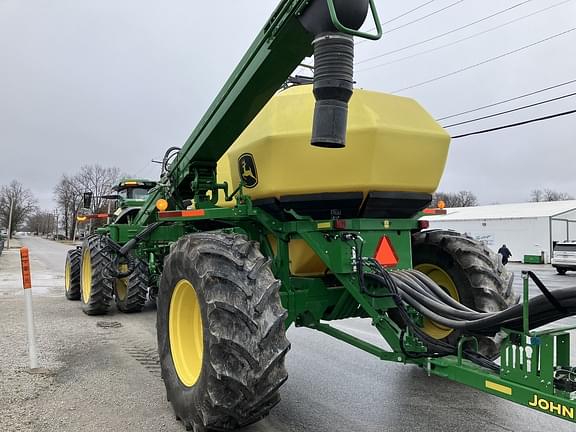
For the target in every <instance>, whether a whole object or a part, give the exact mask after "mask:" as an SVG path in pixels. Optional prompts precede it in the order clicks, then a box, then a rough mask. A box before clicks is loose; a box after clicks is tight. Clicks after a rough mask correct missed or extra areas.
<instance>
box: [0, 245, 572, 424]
mask: <svg viewBox="0 0 576 432" xmlns="http://www.w3.org/2000/svg"><path fill="white" fill-rule="evenodd" d="M20 242H21V244H22V245H25V246H28V247H29V249H30V255H31V260H32V261H31V263H32V280H33V290H34V306H35V324H36V331H37V339H38V349H39V352H40V366H41V367H42V368H43V369H41V370H40V371H39V372H38V373H36V374H30V373H29V371H28V368H27V357H26V341H25V337H26V331H25V321H24V309H23V296H22V289H21V281H20V276H19V266H18V250H17V249H11V250H9V251H5V253H4V254H3V255H2V256H0V328H2V331H1V332H0V431H19V432H20V431H115V430H118V431H183V430H184V427H183V426H182V425H181V424H180V423H179V422H178V421H177V420H176V419H175V417H174V415H173V413H172V411H171V408H170V405H169V403H168V402H167V401H166V397H165V390H164V386H163V383H162V380H161V379H160V369H159V365H158V356H157V353H156V329H155V310H154V309H153V308H152V307H150V306H149V307H147V308H146V310H145V311H144V312H143V313H140V314H134V315H124V314H121V313H118V312H116V310H113V311H112V312H111V314H109V315H107V316H104V317H88V316H86V315H84V314H83V313H82V312H81V310H80V305H79V302H71V301H68V300H66V299H65V298H64V288H63V266H64V259H65V253H66V250H67V249H68V248H69V247H70V246H66V245H62V244H60V243H56V242H53V241H48V240H44V239H39V238H35V237H24V238H22V239H20ZM509 268H510V270H512V271H514V272H515V274H516V281H515V289H517V290H518V292H521V278H520V274H519V272H520V270H521V269H524V268H526V267H525V266H520V265H518V264H513V263H511V264H509ZM532 268H534V269H535V270H536V271H537V272H538V273H539V274H540V275H541V276H542V279H543V281H544V283H545V284H547V285H549V286H551V287H552V288H553V289H554V288H560V287H565V286H571V285H574V283H576V273H568V275H567V276H558V275H556V274H555V272H554V270H553V269H552V268H551V267H549V266H532ZM533 294H534V295H536V294H537V292H536V291H533ZM574 321H575V320H574V319H572V320H571V321H570V322H574ZM339 327H340V328H342V329H345V330H347V331H350V332H351V333H353V334H355V335H358V336H361V337H363V338H366V339H368V340H369V341H371V342H374V343H381V339H380V338H379V337H378V336H377V335H376V334H375V332H374V331H373V330H372V328H371V327H370V325H369V323H368V322H367V321H366V320H346V321H343V322H341V323H340V324H339ZM288 338H289V339H290V341H291V342H292V349H291V351H290V352H289V354H288V356H287V360H286V362H287V368H288V372H289V374H290V377H289V379H288V381H287V383H286V384H285V385H284V386H283V387H282V390H281V395H282V401H281V402H280V404H279V405H278V406H277V407H276V408H275V409H274V410H273V411H272V413H271V415H270V416H269V417H268V418H266V419H265V420H263V421H261V422H260V423H258V424H256V425H253V426H250V427H248V428H245V429H244V430H243V432H255V431H290V432H299V431H306V432H311V431H314V432H333V431H359V432H360V431H370V432H376V431H393V432H400V431H427V432H434V431H443V432H444V431H459V432H460V431H462V432H465V431H482V432H483V431H529V432H530V431H534V432H540V431H552V430H554V431H555V432H568V431H572V432H574V430H576V428H575V427H574V424H570V423H567V422H565V421H562V420H560V419H556V418H554V417H551V416H549V415H545V414H542V413H539V412H536V411H533V410H530V409H528V408H525V407H522V406H518V405H516V404H513V403H510V402H507V401H504V400H501V399H499V398H496V397H494V396H490V395H487V394H484V393H481V392H479V391H476V390H473V389H470V388H467V387H465V386H463V385H460V384H456V383H453V382H450V381H447V380H444V379H441V378H437V377H428V376H426V374H425V373H424V372H423V371H421V370H420V369H418V368H416V367H413V366H403V365H397V364H391V363H387V362H383V361H380V360H378V359H376V358H374V357H372V356H370V355H369V354H366V353H364V352H362V351H359V350H357V349H355V348H353V347H351V346H348V345H346V344H344V343H343V342H339V341H337V340H334V339H331V338H330V337H328V336H325V335H323V334H320V333H317V332H315V331H312V330H308V329H299V328H298V329H297V328H291V329H290V330H289V331H288ZM573 358H574V359H576V352H575V350H574V349H573Z"/></svg>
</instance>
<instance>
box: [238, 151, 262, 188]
mask: <svg viewBox="0 0 576 432" xmlns="http://www.w3.org/2000/svg"><path fill="white" fill-rule="evenodd" d="M238 168H239V169H240V177H242V181H243V182H244V187H247V188H253V187H255V186H256V185H257V184H258V172H257V171H256V163H255V162H254V156H252V155H251V154H250V153H244V154H243V155H242V156H240V157H239V158H238Z"/></svg>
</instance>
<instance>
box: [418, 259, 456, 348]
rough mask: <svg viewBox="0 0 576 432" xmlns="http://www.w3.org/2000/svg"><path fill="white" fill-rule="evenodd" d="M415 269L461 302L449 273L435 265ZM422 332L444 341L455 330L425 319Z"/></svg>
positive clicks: (425, 265)
mask: <svg viewBox="0 0 576 432" xmlns="http://www.w3.org/2000/svg"><path fill="white" fill-rule="evenodd" d="M414 269H415V270H418V271H421V272H422V273H424V274H425V275H426V276H428V277H429V278H430V279H432V280H433V281H434V282H436V283H437V284H438V286H440V288H442V289H443V290H444V291H446V292H447V293H448V295H449V296H450V297H452V298H453V299H454V300H456V301H458V302H459V301H460V295H459V294H458V289H457V288H456V284H455V283H454V281H453V280H452V278H451V277H450V275H448V273H446V272H445V271H444V270H442V269H441V268H440V267H438V266H436V265H434V264H420V265H417V266H416V267H414ZM422 330H424V332H425V333H426V334H427V335H429V336H432V337H433V338H434V339H444V338H445V337H447V336H449V335H450V334H451V333H452V332H453V331H454V329H451V328H449V327H445V326H443V325H441V324H438V323H437V322H434V321H432V320H431V319H428V318H424V325H423V326H422Z"/></svg>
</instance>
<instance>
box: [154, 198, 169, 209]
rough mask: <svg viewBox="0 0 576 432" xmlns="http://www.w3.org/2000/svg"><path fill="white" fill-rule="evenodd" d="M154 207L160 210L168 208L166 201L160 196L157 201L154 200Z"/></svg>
mask: <svg viewBox="0 0 576 432" xmlns="http://www.w3.org/2000/svg"><path fill="white" fill-rule="evenodd" d="M156 208H157V209H158V211H161V212H163V211H166V209H167V208H168V201H166V200H165V199H164V198H160V199H159V200H158V201H156Z"/></svg>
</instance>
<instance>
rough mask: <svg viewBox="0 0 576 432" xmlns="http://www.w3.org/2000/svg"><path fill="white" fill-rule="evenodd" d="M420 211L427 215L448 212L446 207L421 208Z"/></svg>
mask: <svg viewBox="0 0 576 432" xmlns="http://www.w3.org/2000/svg"><path fill="white" fill-rule="evenodd" d="M422 213H424V214H427V215H445V214H447V213H448V212H447V211H446V209H424V210H422Z"/></svg>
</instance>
